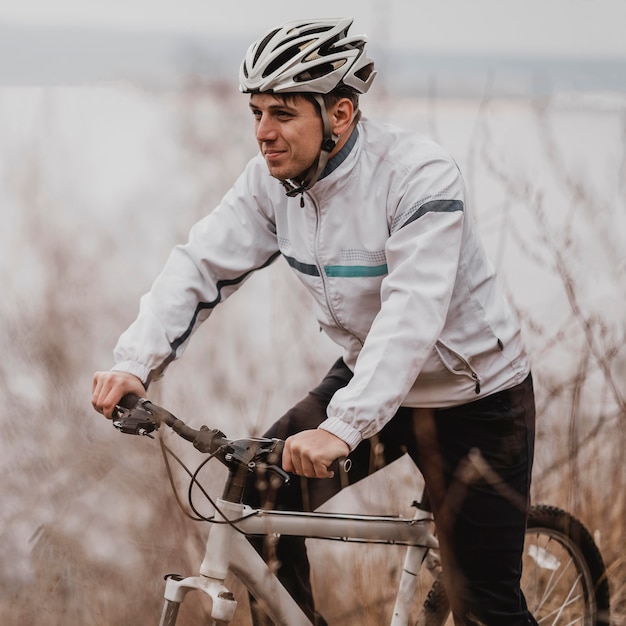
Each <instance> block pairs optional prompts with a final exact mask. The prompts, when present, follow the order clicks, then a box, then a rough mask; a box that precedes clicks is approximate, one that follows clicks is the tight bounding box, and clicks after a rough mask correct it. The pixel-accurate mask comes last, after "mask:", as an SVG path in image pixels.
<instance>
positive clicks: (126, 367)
mask: <svg viewBox="0 0 626 626" xmlns="http://www.w3.org/2000/svg"><path fill="white" fill-rule="evenodd" d="M111 371H112V372H128V373H129V374H132V375H133V376H137V378H139V380H140V381H141V382H142V383H143V386H144V387H146V389H147V386H146V381H147V380H148V377H149V376H150V369H149V368H148V367H146V366H145V365H142V364H141V363H135V361H120V362H119V363H116V364H115V365H114V366H113V367H112V368H111Z"/></svg>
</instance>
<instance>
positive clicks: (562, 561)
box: [416, 505, 609, 626]
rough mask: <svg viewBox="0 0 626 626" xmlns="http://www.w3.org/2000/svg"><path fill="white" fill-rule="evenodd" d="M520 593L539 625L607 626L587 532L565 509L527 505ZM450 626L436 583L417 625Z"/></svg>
mask: <svg viewBox="0 0 626 626" xmlns="http://www.w3.org/2000/svg"><path fill="white" fill-rule="evenodd" d="M522 591H523V592H524V596H525V598H526V602H527V604H528V608H529V610H530V612H531V613H532V615H533V616H534V618H535V619H536V620H537V623H538V624H540V625H541V624H550V625H552V626H565V625H566V624H568V625H570V624H571V625H579V626H609V584H608V580H607V576H606V570H605V568H604V562H603V561H602V556H601V555H600V551H599V550H598V547H597V546H596V544H595V542H594V541H593V538H592V537H591V535H590V534H589V531H588V530H587V529H586V528H585V527H584V526H583V524H581V523H580V522H579V521H578V520H577V519H576V518H574V517H572V516H571V515H570V514H569V513H567V512H566V511H563V510H561V509H558V508H556V507H553V506H546V505H536V506H533V507H531V509H530V513H529V518H528V526H527V529H526V539H525V542H524V554H523V570H522ZM448 624H452V619H451V618H450V605H449V603H448V599H447V598H446V594H445V590H444V588H443V585H442V584H441V582H440V581H438V580H437V581H435V583H434V584H433V586H432V588H431V590H430V593H429V594H428V597H427V599H426V601H425V603H424V606H423V608H422V612H421V614H420V617H419V619H418V621H417V624H416V626H444V625H448Z"/></svg>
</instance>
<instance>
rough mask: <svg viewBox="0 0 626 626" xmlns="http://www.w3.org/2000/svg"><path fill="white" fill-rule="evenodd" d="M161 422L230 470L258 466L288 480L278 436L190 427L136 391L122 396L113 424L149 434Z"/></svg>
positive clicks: (249, 468) (124, 429) (282, 445)
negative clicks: (238, 435) (232, 434)
mask: <svg viewBox="0 0 626 626" xmlns="http://www.w3.org/2000/svg"><path fill="white" fill-rule="evenodd" d="M161 423H164V424H166V425H167V426H169V427H170V428H171V429H172V430H173V431H174V432H175V433H176V434H177V435H178V436H180V437H182V438H183V439H186V440H187V441H190V442H191V443H192V444H193V446H194V448H196V449H197V450H198V451H200V452H203V453H205V454H212V455H214V456H215V457H217V458H218V459H219V460H220V461H221V462H222V463H223V464H224V465H226V466H227V467H229V468H230V469H231V470H232V469H238V468H240V467H245V468H246V469H247V470H248V471H253V470H254V469H255V468H257V467H259V466H260V467H262V468H264V469H266V470H267V471H271V472H273V473H275V474H277V475H278V476H280V478H281V480H282V481H283V482H285V483H287V482H289V474H288V473H287V472H285V471H284V470H283V469H282V468H281V467H280V466H279V463H280V459H281V457H282V452H283V447H284V444H285V442H284V441H282V440H281V439H268V438H249V439H240V440H231V439H228V438H227V437H226V435H225V434H224V433H223V432H222V431H220V430H218V429H213V430H209V428H208V427H207V426H201V427H200V429H195V428H191V427H190V426H187V424H185V423H184V422H183V421H181V420H179V419H178V418H177V417H176V416H175V415H173V414H172V413H170V412H169V411H167V410H166V409H164V408H163V407H160V406H157V405H156V404H153V403H152V402H150V400H146V399H145V398H140V397H139V396H137V395H135V394H127V395H125V396H124V397H123V398H122V399H121V400H120V403H119V404H118V405H117V407H116V410H115V413H114V416H113V426H115V428H117V429H118V430H119V431H120V432H122V433H126V434H130V435H144V436H151V435H150V433H152V432H154V431H155V430H158V428H159V426H160V425H161Z"/></svg>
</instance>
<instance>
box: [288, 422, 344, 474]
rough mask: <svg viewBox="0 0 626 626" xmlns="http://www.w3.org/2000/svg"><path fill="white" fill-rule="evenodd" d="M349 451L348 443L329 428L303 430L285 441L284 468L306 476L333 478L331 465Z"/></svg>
mask: <svg viewBox="0 0 626 626" xmlns="http://www.w3.org/2000/svg"><path fill="white" fill-rule="evenodd" d="M349 453H350V448H349V446H348V444H347V443H346V442H345V441H343V439H339V437H337V436H336V435H333V434H332V433H330V432H328V431H327V430H323V429H321V428H317V429H315V430H303V431H302V432H300V433H297V434H295V435H293V436H292V437H289V438H288V439H287V440H286V441H285V449H284V450H283V469H284V470H285V471H286V472H292V473H294V474H297V475H298V476H306V478H332V477H333V476H334V472H332V471H329V470H328V467H329V465H330V464H331V463H332V462H333V461H335V460H337V459H339V458H341V457H346V456H348V454H349Z"/></svg>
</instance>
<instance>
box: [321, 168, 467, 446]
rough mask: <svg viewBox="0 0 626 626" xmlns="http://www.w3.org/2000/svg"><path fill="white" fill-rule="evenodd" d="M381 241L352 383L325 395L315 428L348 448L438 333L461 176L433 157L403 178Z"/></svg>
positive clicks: (383, 417)
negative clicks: (382, 259) (324, 413)
mask: <svg viewBox="0 0 626 626" xmlns="http://www.w3.org/2000/svg"><path fill="white" fill-rule="evenodd" d="M400 197H401V200H400V202H399V203H398V207H397V210H396V211H395V214H394V217H393V221H392V228H391V235H390V236H389V239H388V240H387V244H386V248H385V252H386V256H387V266H388V274H387V276H386V277H385V279H384V280H383V282H382V285H381V293H380V295H381V307H380V311H379V313H378V314H377V316H376V317H375V319H374V322H373V324H372V326H371V329H370V331H369V333H368V335H367V337H366V339H365V342H364V345H363V348H362V350H361V352H360V354H359V357H358V359H357V361H356V365H355V370H354V377H353V378H352V380H351V381H350V383H349V384H348V385H347V386H346V387H345V388H343V389H340V390H339V391H338V392H337V393H336V394H335V395H334V397H333V399H332V401H331V403H330V405H329V407H328V419H327V420H326V421H324V422H323V423H322V424H321V426H320V427H321V428H324V429H325V430H328V431H330V432H332V433H333V434H335V435H337V436H338V437H340V438H341V439H343V440H344V441H345V442H346V443H347V444H348V445H349V446H350V448H351V449H353V448H354V447H356V446H357V445H358V443H359V442H360V441H361V440H362V439H365V438H367V437H371V436H372V435H374V434H375V433H377V432H378V431H380V430H381V429H382V428H383V426H384V425H385V424H386V423H387V422H388V421H389V420H390V419H391V418H392V417H393V415H394V414H395V413H396V411H397V409H398V408H399V407H400V405H401V404H402V402H403V400H404V398H405V397H406V395H407V394H408V392H409V390H410V389H411V387H412V386H413V384H414V382H415V380H416V378H417V377H418V375H419V373H420V371H421V370H422V368H423V366H424V364H425V362H426V360H427V359H428V357H429V356H430V353H431V351H432V349H433V347H434V345H435V342H436V341H437V339H438V338H439V335H440V334H441V331H442V329H443V327H444V324H445V321H446V317H447V314H448V308H449V305H450V300H451V298H452V293H453V290H454V285H455V280H456V275H457V269H458V265H459V262H460V256H461V245H462V241H463V229H464V219H465V206H464V188H463V181H462V178H461V174H460V172H459V170H458V168H457V166H456V164H455V163H454V161H453V160H452V159H451V158H449V157H448V158H446V157H444V156H436V157H433V158H432V159H431V160H430V161H428V162H427V163H425V164H422V165H421V166H420V167H419V168H417V169H416V170H415V171H413V172H411V173H410V174H408V175H407V178H406V181H405V183H404V185H403V192H402V194H401V195H400Z"/></svg>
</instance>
